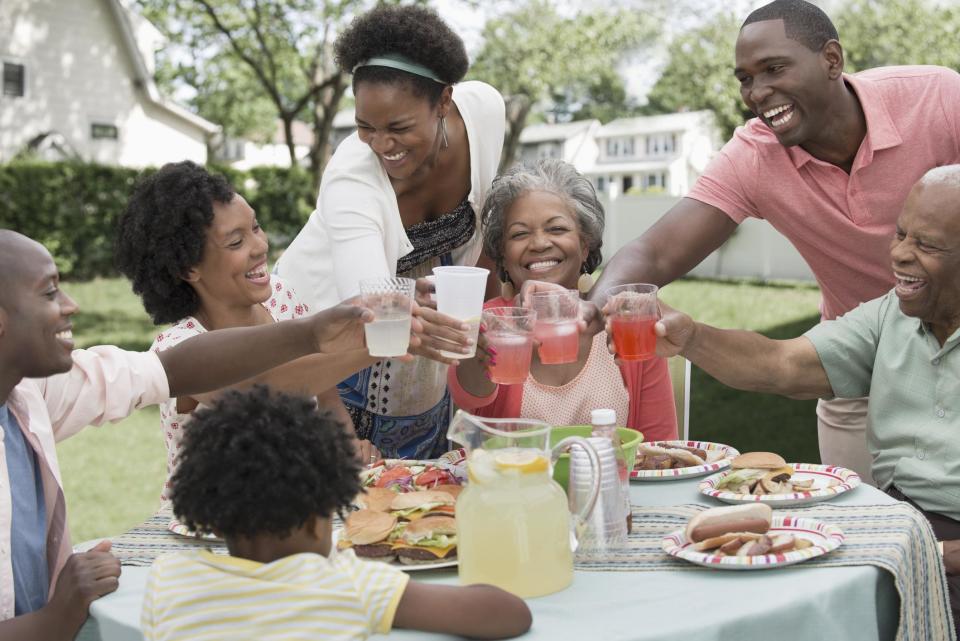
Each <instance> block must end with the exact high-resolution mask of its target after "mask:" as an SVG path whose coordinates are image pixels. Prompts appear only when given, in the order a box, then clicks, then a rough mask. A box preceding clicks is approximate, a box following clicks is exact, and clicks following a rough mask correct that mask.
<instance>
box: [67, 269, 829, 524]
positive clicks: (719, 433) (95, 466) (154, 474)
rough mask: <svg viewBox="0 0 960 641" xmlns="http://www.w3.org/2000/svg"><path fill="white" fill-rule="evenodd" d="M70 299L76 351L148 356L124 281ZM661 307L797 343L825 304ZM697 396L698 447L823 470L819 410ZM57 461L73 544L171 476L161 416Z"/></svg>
mask: <svg viewBox="0 0 960 641" xmlns="http://www.w3.org/2000/svg"><path fill="white" fill-rule="evenodd" d="M64 289H65V290H66V291H67V293H69V294H70V295H71V296H73V297H74V298H75V299H76V301H77V302H78V303H79V304H80V313H79V314H78V315H77V316H76V317H75V320H74V336H75V338H76V340H77V344H78V345H79V346H81V347H86V346H90V345H97V344H102V343H112V344H116V345H120V346H122V347H125V348H127V349H137V350H142V349H146V348H147V347H149V345H150V342H151V341H152V340H153V336H154V334H155V333H156V328H155V327H154V326H153V324H152V323H151V322H150V319H149V317H147V315H146V314H145V313H144V311H143V308H142V307H141V305H140V301H139V300H138V299H137V298H136V297H135V296H134V295H133V294H132V293H131V292H130V288H129V285H128V284H127V282H126V281H125V280H122V279H102V280H95V281H92V282H88V283H67V284H65V285H64ZM662 297H663V300H664V301H665V302H667V303H668V304H669V305H672V306H673V307H676V308H677V309H680V310H683V311H685V312H687V313H689V314H691V315H692V316H693V317H694V318H696V319H697V320H701V321H704V322H707V323H711V324H713V325H717V326H719V327H731V328H732V327H737V328H744V329H753V330H757V331H760V332H763V333H764V334H766V335H768V336H772V337H776V338H789V337H794V336H797V335H799V334H800V333H802V332H803V331H804V330H806V329H807V328H809V327H812V326H813V325H814V324H815V323H816V322H817V320H818V318H819V314H818V312H817V304H818V302H819V299H820V294H819V291H818V290H817V288H816V287H813V286H808V285H793V284H767V285H761V284H756V283H748V282H716V281H704V280H684V281H679V282H676V283H673V284H671V285H669V286H668V287H666V288H664V290H663V293H662ZM691 388H692V394H691V414H690V433H691V436H692V437H693V438H697V439H702V440H713V441H720V442H723V443H729V444H731V445H734V446H735V447H737V448H739V449H740V450H741V451H748V450H758V449H762V450H772V451H776V452H779V453H781V454H782V455H783V456H784V457H785V458H786V459H787V460H790V461H803V462H817V461H819V454H818V452H817V428H816V418H815V416H814V405H815V402H813V401H793V400H789V399H785V398H780V397H776V396H771V395H766V394H751V393H746V392H738V391H735V390H731V389H729V388H727V387H725V386H723V385H721V384H719V383H718V382H717V381H715V380H714V379H713V378H711V377H710V376H708V375H707V374H705V373H704V372H702V371H700V370H699V369H697V368H694V371H693V376H692V383H691ZM58 453H59V456H60V466H61V468H62V471H63V479H64V484H65V489H66V495H67V509H68V510H69V512H70V522H71V529H72V532H73V539H74V541H83V540H85V539H90V538H94V537H101V536H109V535H111V534H117V533H119V532H122V531H124V530H126V529H129V528H130V527H131V526H133V525H136V524H137V523H140V522H141V521H143V520H144V519H145V518H146V517H147V516H149V515H150V514H152V513H153V511H154V510H155V509H156V507H157V505H158V503H159V498H158V497H159V495H160V485H161V483H162V482H163V478H164V474H165V471H164V470H165V463H164V460H165V459H164V446H163V440H162V436H161V433H160V422H159V416H158V413H157V410H156V408H150V409H146V410H141V411H139V412H137V413H136V414H134V415H133V416H131V417H130V418H128V419H126V420H124V421H121V422H119V423H117V424H114V425H106V426H103V427H99V428H96V427H94V428H88V429H87V430H84V431H83V432H81V433H80V434H78V435H77V436H75V437H74V438H72V439H70V440H68V441H66V442H64V443H61V444H60V445H59V446H58Z"/></svg>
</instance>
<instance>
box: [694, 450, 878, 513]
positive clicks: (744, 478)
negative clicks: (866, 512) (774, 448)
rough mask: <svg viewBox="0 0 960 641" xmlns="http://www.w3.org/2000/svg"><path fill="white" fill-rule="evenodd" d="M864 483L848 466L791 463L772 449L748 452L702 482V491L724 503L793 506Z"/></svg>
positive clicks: (819, 499)
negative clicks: (722, 470)
mask: <svg viewBox="0 0 960 641" xmlns="http://www.w3.org/2000/svg"><path fill="white" fill-rule="evenodd" d="M858 485H860V475H859V474H857V473H856V472H854V471H853V470H848V469H847V468H845V467H836V466H833V465H816V464H813V463H790V464H787V462H786V461H784V460H783V457H781V456H779V455H778V454H774V453H772V452H748V453H746V454H741V455H740V456H738V457H736V458H735V459H733V461H731V463H730V469H729V470H727V471H725V472H721V473H719V474H714V475H713V476H711V477H709V478H706V479H704V480H703V481H701V482H700V484H699V486H698V489H699V490H700V492H701V493H702V494H706V495H707V496H712V497H713V498H715V499H718V500H720V501H723V502H724V503H757V502H759V503H768V504H770V505H771V506H772V507H790V506H794V505H807V504H809V503H818V502H820V501H827V500H829V499H832V498H833V497H835V496H837V495H839V494H843V493H844V492H848V491H850V490H852V489H854V488H855V487H857V486H858Z"/></svg>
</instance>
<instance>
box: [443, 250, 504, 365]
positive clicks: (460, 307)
mask: <svg viewBox="0 0 960 641" xmlns="http://www.w3.org/2000/svg"><path fill="white" fill-rule="evenodd" d="M433 273H434V275H435V276H436V277H437V279H436V283H435V285H436V290H437V311H438V312H440V313H441V314H446V315H447V316H452V317H453V318H456V319H458V320H462V321H464V322H466V323H467V324H468V325H469V326H470V329H469V330H467V336H468V337H470V338H472V339H473V345H471V346H470V352H469V353H467V354H461V353H460V352H447V351H441V352H440V354H441V355H442V356H445V357H447V358H473V356H474V354H476V351H477V350H476V345H477V334H479V333H480V314H481V313H482V312H483V295H484V293H485V292H486V290H487V275H488V274H489V273H490V271H489V270H487V269H484V268H482V267H462V266H446V267H434V268H433Z"/></svg>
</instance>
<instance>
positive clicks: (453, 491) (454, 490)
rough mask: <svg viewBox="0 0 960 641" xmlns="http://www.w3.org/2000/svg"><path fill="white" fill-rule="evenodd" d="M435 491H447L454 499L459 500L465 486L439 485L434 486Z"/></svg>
mask: <svg viewBox="0 0 960 641" xmlns="http://www.w3.org/2000/svg"><path fill="white" fill-rule="evenodd" d="M433 491H434V492H446V493H447V494H449V495H450V496H452V497H453V499H454V500H457V499H458V498H459V497H460V492H462V491H463V487H461V486H459V485H438V486H437V487H435V488H433Z"/></svg>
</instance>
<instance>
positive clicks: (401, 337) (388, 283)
mask: <svg viewBox="0 0 960 641" xmlns="http://www.w3.org/2000/svg"><path fill="white" fill-rule="evenodd" d="M415 291H416V281H415V280H413V279H412V278H367V279H364V280H361V281H360V304H361V305H363V306H364V307H367V308H369V309H370V310H371V311H372V312H373V322H370V323H367V324H366V325H364V328H363V329H364V332H365V333H366V338H367V351H368V352H369V353H370V356H402V355H403V354H406V353H407V348H409V347H410V319H411V316H412V312H413V297H414V293H415Z"/></svg>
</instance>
